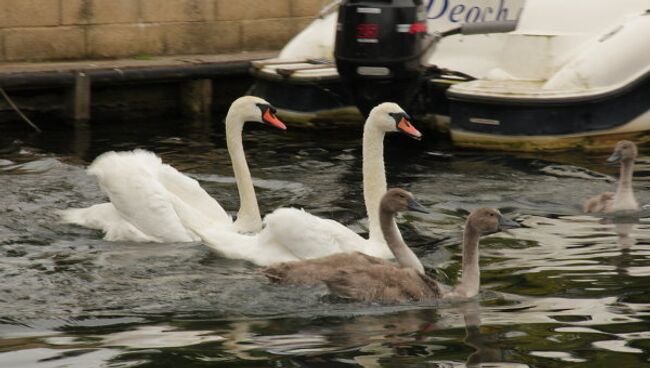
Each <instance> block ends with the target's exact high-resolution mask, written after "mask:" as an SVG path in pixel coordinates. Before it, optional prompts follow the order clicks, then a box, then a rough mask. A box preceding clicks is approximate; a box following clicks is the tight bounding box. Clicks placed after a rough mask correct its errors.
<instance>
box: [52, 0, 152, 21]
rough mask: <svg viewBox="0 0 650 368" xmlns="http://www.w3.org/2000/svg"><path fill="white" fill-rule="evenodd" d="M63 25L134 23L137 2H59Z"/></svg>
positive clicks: (107, 0) (108, 0)
mask: <svg viewBox="0 0 650 368" xmlns="http://www.w3.org/2000/svg"><path fill="white" fill-rule="evenodd" d="M61 11H62V19H63V24H106V23H109V24H110V23H135V22H137V21H138V17H139V13H138V12H139V9H138V2H137V1H134V0H61Z"/></svg>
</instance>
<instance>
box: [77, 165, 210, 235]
mask: <svg viewBox="0 0 650 368" xmlns="http://www.w3.org/2000/svg"><path fill="white" fill-rule="evenodd" d="M132 157H133V156H131V155H120V154H117V153H115V152H108V153H105V154H103V155H101V156H100V157H98V158H97V159H96V160H95V161H94V162H93V164H92V165H90V167H89V168H88V172H89V173H90V174H92V175H95V176H96V177H97V180H98V182H99V186H100V187H101V188H102V190H103V191H104V192H105V193H106V194H107V195H108V197H109V198H110V200H111V203H112V204H113V205H114V206H115V208H116V209H117V212H118V213H119V215H120V216H121V217H122V218H123V219H124V220H126V221H127V222H129V223H130V224H131V225H133V226H134V227H135V228H137V229H138V230H140V231H141V232H143V233H144V234H147V235H148V236H150V237H152V238H153V239H156V240H157V241H161V242H188V241H195V240H198V238H197V237H196V236H195V235H194V234H193V233H192V232H191V231H189V230H188V229H186V228H185V227H184V226H183V224H182V222H181V220H180V219H179V218H178V215H177V214H176V211H175V210H174V206H173V204H172V202H171V199H170V196H171V195H170V193H169V191H168V190H167V189H166V188H165V187H164V186H163V185H162V184H161V183H160V182H159V181H158V180H157V178H156V176H157V175H156V173H157V167H155V166H153V165H147V164H143V162H147V163H149V162H150V161H151V160H150V158H147V159H145V160H142V157H140V158H141V159H132ZM154 157H155V155H154Z"/></svg>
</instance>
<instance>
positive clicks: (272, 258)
mask: <svg viewBox="0 0 650 368" xmlns="http://www.w3.org/2000/svg"><path fill="white" fill-rule="evenodd" d="M388 132H402V133H404V134H407V135H409V136H411V137H413V138H416V139H419V138H420V137H421V133H420V132H419V131H418V130H417V129H415V127H413V125H412V124H411V123H410V121H409V116H408V115H407V114H406V113H405V112H404V110H402V108H401V107H399V105H397V104H395V103H382V104H379V105H378V106H376V107H375V108H373V109H372V111H371V112H370V114H369V115H368V119H367V120H366V123H365V125H364V131H363V189H364V199H365V203H366V210H367V214H368V222H369V232H370V236H369V239H364V238H363V237H361V236H360V235H359V234H357V233H355V232H354V231H352V230H351V229H349V228H347V227H346V226H345V225H343V224H341V223H339V222H337V221H334V220H329V219H323V218H320V217H317V216H314V215H312V214H310V213H308V212H306V211H304V210H301V209H296V208H279V209H276V210H275V211H273V212H272V213H270V214H268V215H267V216H266V217H265V218H264V225H265V226H264V228H263V229H262V231H261V232H260V233H258V234H256V235H244V234H238V233H234V232H232V231H228V230H227V229H223V228H218V227H211V226H209V224H207V223H206V224H204V226H199V227H195V228H193V230H194V231H195V233H197V234H198V235H199V236H200V237H201V239H202V240H203V242H204V243H205V244H206V245H207V246H209V247H211V248H212V249H214V250H215V251H217V252H218V253H220V254H222V255H223V256H225V257H228V258H238V259H245V260H248V261H251V262H253V263H256V264H258V265H261V266H267V265H270V264H273V263H277V262H286V261H297V260H303V259H311V258H318V257H324V256H328V255H331V254H335V253H341V252H354V251H356V252H361V253H364V254H367V255H370V256H375V257H380V258H392V257H393V253H392V252H391V251H390V249H389V248H388V246H387V245H386V242H385V241H384V239H383V237H382V235H381V229H380V226H379V218H378V215H379V202H380V200H381V197H382V195H383V194H384V193H385V192H386V173H385V169H384V159H383V155H384V153H383V150H384V135H385V134H386V133H388ZM188 216H191V214H188ZM181 217H183V216H181Z"/></svg>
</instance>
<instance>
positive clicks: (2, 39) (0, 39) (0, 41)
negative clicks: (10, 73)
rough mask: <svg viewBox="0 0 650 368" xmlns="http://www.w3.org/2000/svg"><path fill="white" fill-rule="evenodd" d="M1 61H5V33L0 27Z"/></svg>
mask: <svg viewBox="0 0 650 368" xmlns="http://www.w3.org/2000/svg"><path fill="white" fill-rule="evenodd" d="M0 61H5V33H4V32H3V31H2V30H1V29H0Z"/></svg>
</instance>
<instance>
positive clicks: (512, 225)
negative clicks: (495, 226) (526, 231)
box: [499, 216, 521, 230]
mask: <svg viewBox="0 0 650 368" xmlns="http://www.w3.org/2000/svg"><path fill="white" fill-rule="evenodd" d="M518 227H521V225H519V224H518V223H517V222H515V221H512V220H511V219H509V218H507V217H505V216H501V217H500V218H499V229H501V230H507V229H516V228H518Z"/></svg>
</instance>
